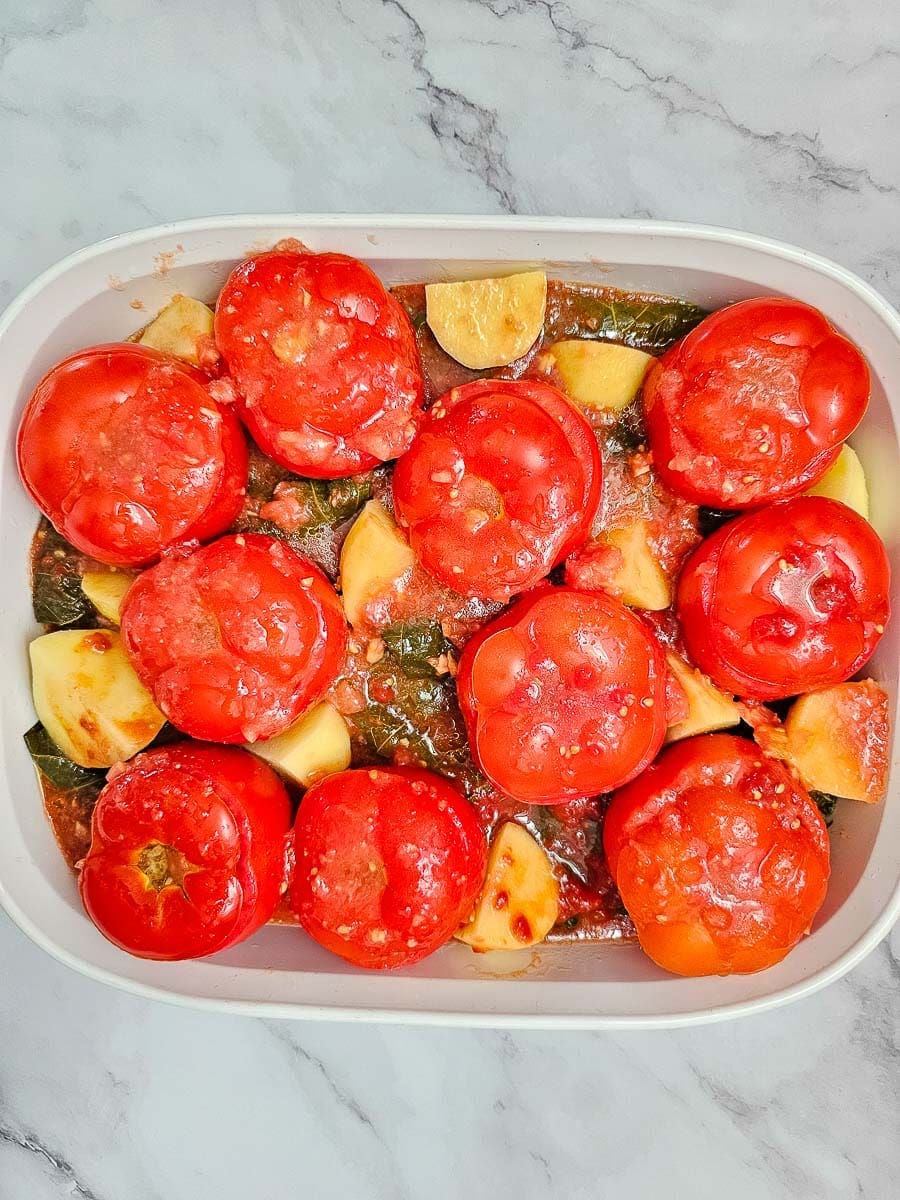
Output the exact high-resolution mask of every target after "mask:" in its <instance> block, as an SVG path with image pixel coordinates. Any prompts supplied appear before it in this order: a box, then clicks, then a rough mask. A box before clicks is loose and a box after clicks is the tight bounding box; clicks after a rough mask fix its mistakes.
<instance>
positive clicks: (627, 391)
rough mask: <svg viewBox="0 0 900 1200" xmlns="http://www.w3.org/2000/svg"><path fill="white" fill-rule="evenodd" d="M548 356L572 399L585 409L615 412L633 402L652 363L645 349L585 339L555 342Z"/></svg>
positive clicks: (651, 357) (650, 356)
mask: <svg viewBox="0 0 900 1200" xmlns="http://www.w3.org/2000/svg"><path fill="white" fill-rule="evenodd" d="M547 353H548V354H549V355H550V356H551V357H552V358H553V361H554V363H555V365H556V369H557V371H558V372H559V375H560V379H561V380H562V385H563V389H564V391H565V392H566V393H567V395H568V396H569V398H570V399H572V400H574V401H575V403H576V404H580V405H582V406H583V407H584V408H600V409H611V410H613V411H614V412H618V411H619V410H620V409H623V408H627V407H628V405H629V404H630V403H631V402H632V400H633V399H634V398H635V396H636V395H637V393H638V389H639V388H640V386H641V384H642V383H643V381H644V376H645V375H646V373H647V368H648V367H649V366H650V364H651V363H652V362H653V356H652V355H650V354H645V353H644V351H643V350H633V349H632V348H631V347H630V346H617V345H614V344H613V343H611V342H594V341H587V340H584V339H580V340H579V339H575V340H572V341H564V342H555V343H554V344H553V345H552V346H551V347H550V349H549V351H548V352H547ZM542 357H543V354H542Z"/></svg>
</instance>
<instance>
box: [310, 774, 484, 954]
mask: <svg viewBox="0 0 900 1200" xmlns="http://www.w3.org/2000/svg"><path fill="white" fill-rule="evenodd" d="M294 849H295V855H296V865H295V869H294V873H293V880H292V883H291V899H292V902H293V906H294V909H295V911H296V913H297V916H298V917H299V920H300V923H301V925H302V926H303V928H304V929H305V930H306V932H307V933H308V934H309V935H310V937H312V938H314V939H315V941H317V942H318V943H319V944H320V945H322V946H324V947H325V948H326V949H327V950H330V951H332V952H333V953H334V954H338V955H340V957H341V958H345V959H346V960H347V961H348V962H351V963H355V964H356V965H357V966H360V967H370V968H375V969H377V968H384V967H402V966H408V965H409V964H410V963H414V962H418V961H419V959H421V958H424V957H425V956H426V955H428V954H431V953H432V952H433V951H435V950H437V948H438V947H439V946H441V945H443V944H444V942H446V941H447V940H448V939H449V938H450V937H452V936H453V934H454V932H455V931H456V930H457V929H458V928H459V926H460V925H461V924H462V923H463V921H465V919H466V918H467V917H468V915H469V913H470V911H471V909H472V907H473V905H474V903H475V900H476V899H477V897H478V895H479V893H480V891H481V885H482V883H483V881H484V874H485V870H486V867H487V843H486V841H485V836H484V831H483V829H482V827H481V824H480V822H479V820H478V817H477V816H476V814H475V810H474V809H473V808H472V806H471V805H470V804H469V802H468V801H467V800H466V799H464V797H462V796H461V795H460V794H459V792H457V791H456V789H455V788H453V787H452V786H451V785H450V784H449V783H448V782H447V781H446V780H445V779H442V778H441V777H440V776H439V775H434V774H432V773H431V772H430V771H422V770H418V769H416V768H413V767H371V768H367V769H360V770H353V771H341V772H339V773H338V774H336V775H330V776H328V778H327V779H323V780H322V782H321V783H318V784H316V785H315V786H314V787H312V788H310V790H309V791H308V792H307V793H306V795H305V796H304V798H303V800H302V802H301V804H300V809H299V812H298V813H297V820H296V823H295V826H294Z"/></svg>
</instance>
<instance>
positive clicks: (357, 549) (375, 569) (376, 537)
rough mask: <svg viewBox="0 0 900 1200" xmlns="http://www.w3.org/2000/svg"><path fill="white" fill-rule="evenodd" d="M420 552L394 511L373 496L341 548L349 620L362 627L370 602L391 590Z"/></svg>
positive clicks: (345, 600) (345, 601)
mask: <svg viewBox="0 0 900 1200" xmlns="http://www.w3.org/2000/svg"><path fill="white" fill-rule="evenodd" d="M415 561H416V556H415V555H414V554H413V552H412V550H411V549H410V547H409V543H408V542H407V540H406V538H405V537H404V536H403V534H402V533H401V532H400V530H399V529H398V528H397V524H396V522H395V521H394V519H393V517H392V516H391V515H390V513H389V512H388V511H387V510H386V509H385V508H384V506H383V505H382V504H381V503H380V502H379V501H378V500H369V501H368V502H367V503H366V505H365V506H364V507H363V510H362V512H361V513H360V514H359V516H358V517H357V518H356V520H355V521H354V522H353V524H352V525H351V527H350V532H349V533H348V534H347V537H346V538H345V539H344V545H343V548H342V549H341V582H340V586H341V593H342V599H343V603H344V612H345V613H346V615H347V620H348V621H349V622H350V624H351V625H352V626H354V627H358V626H359V625H361V624H362V623H363V622H364V620H365V609H366V605H367V604H368V603H369V601H370V600H372V599H374V598H375V597H376V596H378V595H380V594H381V593H383V592H385V591H387V590H388V589H389V588H390V587H391V586H392V584H394V583H396V582H397V580H398V579H400V578H401V577H402V576H403V575H405V574H406V572H407V571H409V570H411V569H412V566H413V564H414V563H415Z"/></svg>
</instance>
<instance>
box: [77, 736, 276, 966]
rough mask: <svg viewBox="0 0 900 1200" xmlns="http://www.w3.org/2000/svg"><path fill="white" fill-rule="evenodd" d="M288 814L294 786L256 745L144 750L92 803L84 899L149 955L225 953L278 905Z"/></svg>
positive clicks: (116, 936)
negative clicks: (288, 786)
mask: <svg viewBox="0 0 900 1200" xmlns="http://www.w3.org/2000/svg"><path fill="white" fill-rule="evenodd" d="M290 823H291V804H290V801H289V799H288V795H287V792H286V791H285V788H284V785H283V784H282V782H281V780H280V779H279V778H278V776H277V775H276V774H275V772H274V771H272V770H271V769H270V768H269V767H267V766H266V765H265V763H263V762H261V761H260V760H259V759H257V758H254V757H253V755H252V754H248V753H246V752H245V751H243V750H236V749H226V748H224V747H221V746H196V745H191V744H190V743H187V742H185V743H182V744H180V745H175V746H165V747H161V748H160V749H158V750H150V751H148V752H147V753H145V754H139V755H138V756H137V757H136V758H133V759H132V760H131V761H130V762H128V763H125V764H123V765H122V766H119V767H115V768H113V770H112V771H111V772H110V774H109V782H108V783H107V785H106V787H105V788H104V789H103V791H102V792H101V793H100V797H99V799H98V800H97V804H96V807H95V808H94V814H93V820H92V829H91V833H92V836H91V847H90V850H89V851H88V854H87V857H86V858H85V861H84V865H83V867H82V869H81V874H80V876H79V889H80V891H81V898H82V901H83V903H84V907H85V909H86V910H87V913H88V916H89V917H90V918H91V920H92V921H93V922H94V924H95V925H96V926H97V928H98V929H99V930H100V932H101V933H102V934H104V936H105V937H107V938H109V940H110V941H111V942H114V943H115V944H116V945H117V946H121V948H122V949H123V950H127V951H128V952H129V953H130V954H136V955H138V956H139V957H141V958H157V959H181V958H199V957H201V956H202V955H206V954H214V953H215V952H216V951H218V950H224V949H225V948H226V947H227V946H233V945H234V944H235V943H236V942H239V941H241V940H242V939H243V938H246V937H249V935H250V934H251V933H254V932H255V931H256V930H257V929H259V927H260V926H261V925H264V924H265V923H266V921H268V920H269V919H270V918H271V917H272V914H273V913H274V912H275V908H276V906H277V904H278V900H279V896H280V893H281V886H282V883H283V881H284V878H285V845H286V841H285V839H286V836H287V834H288V832H289V830H290Z"/></svg>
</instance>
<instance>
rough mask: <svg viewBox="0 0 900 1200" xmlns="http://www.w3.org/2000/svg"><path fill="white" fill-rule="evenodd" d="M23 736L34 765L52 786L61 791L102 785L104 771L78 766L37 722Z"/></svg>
mask: <svg viewBox="0 0 900 1200" xmlns="http://www.w3.org/2000/svg"><path fill="white" fill-rule="evenodd" d="M24 738H25V745H26V746H27V747H28V753H29V754H30V755H31V758H32V761H33V762H34V765H35V766H36V767H37V769H38V770H39V771H40V772H41V774H42V775H45V776H46V777H47V779H48V780H49V781H50V783H52V784H53V786H54V787H56V788H60V789H61V790H63V791H74V790H76V789H78V788H85V787H94V788H97V789H99V788H101V787H102V786H103V782H104V780H105V778H106V772H105V771H102V770H99V771H98V770H92V769H91V768H90V767H81V766H79V765H78V763H74V762H72V760H71V758H67V757H66V756H65V754H63V752H62V750H60V748H59V746H57V744H56V742H54V741H53V739H52V738H51V737H50V735H49V733H48V732H47V730H46V729H45V728H44V726H43V725H42V724H41V723H40V721H38V723H37V724H36V725H32V727H31V728H30V729H29V730H28V732H27V733H26V734H25V735H24Z"/></svg>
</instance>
